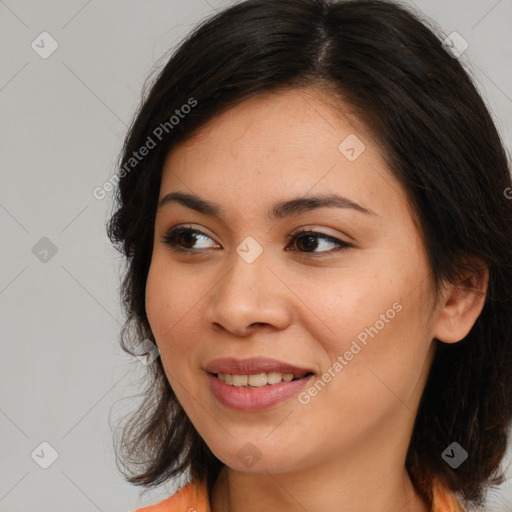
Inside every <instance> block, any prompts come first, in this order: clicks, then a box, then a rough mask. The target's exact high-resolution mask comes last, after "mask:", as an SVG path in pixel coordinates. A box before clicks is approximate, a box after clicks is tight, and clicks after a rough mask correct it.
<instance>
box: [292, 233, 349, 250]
mask: <svg viewBox="0 0 512 512" xmlns="http://www.w3.org/2000/svg"><path fill="white" fill-rule="evenodd" d="M288 238H289V239H291V241H292V243H296V245H297V247H298V249H299V252H305V253H311V254H322V253H326V252H337V251H343V250H345V249H348V248H350V247H353V245H352V244H349V243H348V242H344V241H342V240H339V239H338V238H335V237H333V236H330V235H326V234H325V233H320V232H318V231H305V230H301V231H299V233H295V234H293V235H289V236H288ZM318 240H324V241H326V242H324V243H321V242H319V241H318ZM329 244H331V245H334V246H335V249H334V250H331V251H329V250H323V251H319V252H315V250H316V249H318V248H319V246H320V248H322V247H325V246H326V245H329Z"/></svg>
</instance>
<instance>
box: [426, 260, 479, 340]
mask: <svg viewBox="0 0 512 512" xmlns="http://www.w3.org/2000/svg"><path fill="white" fill-rule="evenodd" d="M488 283H489V269H488V268H487V266H486V265H485V264H481V268H480V269H478V270H476V271H473V272H470V273H468V272H466V273H464V274H463V276H462V278H461V279H460V280H459V282H458V284H456V285H455V284H449V285H447V286H446V287H445V290H444V292H443V295H442V300H441V303H440V305H439V306H438V315H437V319H436V324H435V331H434V336H435V337H436V338H437V339H438V340H440V341H442V342H444V343H456V342H457V341H460V340H462V339H463V338H464V337H465V336H467V334H468V333H469V331H470V330H471V328H472V327H473V325H474V323H475V322H476V319H477V318H478V316H479V315H480V313H481V312H482V309H483V307H484V303H485V297H486V294H487V286H488Z"/></svg>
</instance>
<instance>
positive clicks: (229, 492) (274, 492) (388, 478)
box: [211, 461, 430, 512]
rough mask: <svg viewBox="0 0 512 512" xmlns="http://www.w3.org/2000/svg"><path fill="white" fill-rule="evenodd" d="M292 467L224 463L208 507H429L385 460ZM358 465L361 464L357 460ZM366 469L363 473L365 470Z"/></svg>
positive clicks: (286, 511) (233, 510)
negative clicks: (263, 469) (266, 469)
mask: <svg viewBox="0 0 512 512" xmlns="http://www.w3.org/2000/svg"><path fill="white" fill-rule="evenodd" d="M336 464H337V466H338V471H335V470H334V468H333V467H332V466H331V465H326V464H325V462H324V463H323V464H322V465H319V466H316V467H312V468H310V469H308V470H306V469H305V470H302V471H296V472H293V473H278V474H270V473H264V474H259V473H244V472H240V471H235V470H232V469H231V468H228V467H227V466H225V467H224V468H223V469H222V470H221V472H220V474H219V477H218V478H217V480H216V481H215V484H214V486H213V489H212V493H211V510H212V512H259V511H261V510H267V511H273V510H275V511H279V512H304V510H340V511H343V512H363V511H364V512H367V511H368V510H379V512H396V511H398V510H400V512H430V508H429V506H428V504H427V503H426V502H425V501H424V500H423V499H422V497H421V496H420V495H419V494H418V493H417V492H416V490H415V489H414V486H413V484H412V482H411V480H410V478H409V475H408V473H407V471H406V470H405V468H403V471H394V472H390V471H389V466H387V465H386V464H378V466H376V465H375V462H374V463H373V464H372V467H371V468H363V469H367V471H366V472H364V471H362V472H361V473H360V474H358V475H354V474H353V472H351V471H350V470H348V471H347V469H346V468H351V467H357V466H353V465H352V464H347V463H346V462H345V463H344V464H343V466H344V470H342V471H341V472H340V471H339V466H340V465H341V463H340V461H337V462H336ZM359 467H361V466H359ZM364 473H366V474H364Z"/></svg>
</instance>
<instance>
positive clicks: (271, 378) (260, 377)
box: [217, 372, 299, 388]
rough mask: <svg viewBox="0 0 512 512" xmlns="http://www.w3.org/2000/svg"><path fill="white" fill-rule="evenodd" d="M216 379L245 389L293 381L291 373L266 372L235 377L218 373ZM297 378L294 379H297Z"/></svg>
mask: <svg viewBox="0 0 512 512" xmlns="http://www.w3.org/2000/svg"><path fill="white" fill-rule="evenodd" d="M217 377H218V378H219V380H221V381H223V382H225V383H226V384H230V385H231V386H235V387H247V386H251V387H253V388H260V387H262V386H266V385H267V384H279V383H280V382H282V381H285V382H290V381H292V380H293V378H294V376H293V373H280V372H268V373H255V374H252V375H235V374H231V373H218V374H217ZM298 377H299V376H297V377H296V378H298Z"/></svg>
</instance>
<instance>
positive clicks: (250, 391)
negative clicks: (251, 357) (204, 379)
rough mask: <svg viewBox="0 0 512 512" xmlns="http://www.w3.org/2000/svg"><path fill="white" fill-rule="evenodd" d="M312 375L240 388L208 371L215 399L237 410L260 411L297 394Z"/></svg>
mask: <svg viewBox="0 0 512 512" xmlns="http://www.w3.org/2000/svg"><path fill="white" fill-rule="evenodd" d="M313 377H314V375H309V376H308V377H303V378H302V379H297V380H292V381H290V382H284V381H283V382H280V383H279V384H267V385H266V386H262V387H260V388H242V387H236V386H231V385H230V384H226V383H225V382H223V381H221V380H220V379H218V378H217V377H215V375H212V374H211V373H208V380H209V381H210V388H211V390H212V392H213V394H214V395H215V397H216V398H217V400H218V401H219V402H220V403H221V404H222V405H225V406H226V407H229V408H230V409H236V410H238V411H262V410H264V409H268V408H269V407H272V406H274V405H276V404H278V403H279V402H282V401H283V400H286V399H287V398H290V397H291V396H293V395H295V394H297V393H298V392H299V391H300V390H301V389H302V388H304V386H306V384H307V383H308V382H309V381H310V380H311V379H312V378H313Z"/></svg>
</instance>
